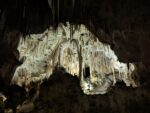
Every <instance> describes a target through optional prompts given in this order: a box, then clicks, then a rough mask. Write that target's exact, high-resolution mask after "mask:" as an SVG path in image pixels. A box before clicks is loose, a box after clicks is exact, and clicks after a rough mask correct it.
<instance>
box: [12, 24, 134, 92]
mask: <svg viewBox="0 0 150 113" xmlns="http://www.w3.org/2000/svg"><path fill="white" fill-rule="evenodd" d="M18 51H19V53H20V56H19V60H22V61H23V64H22V65H21V66H19V67H18V68H17V69H16V71H15V73H14V77H13V79H12V84H18V85H20V86H22V85H25V86H29V85H30V83H31V82H36V81H42V80H43V79H45V78H49V77H50V75H51V74H52V73H53V70H54V68H55V67H58V66H60V67H64V68H65V70H66V72H67V73H70V74H71V75H74V76H78V77H79V79H80V81H81V82H80V83H81V84H80V85H81V88H82V89H83V91H84V93H85V94H105V93H106V92H107V91H108V90H109V88H110V86H112V85H115V83H116V82H117V81H124V82H125V83H126V85H127V86H133V87H135V86H136V84H135V82H134V80H133V79H132V72H133V71H134V70H135V67H134V65H133V64H132V63H129V64H128V65H127V64H125V63H121V62H119V61H118V59H117V56H116V55H115V53H114V52H113V50H112V49H111V48H110V45H107V44H103V43H101V42H100V41H99V40H98V38H97V37H96V36H94V35H93V34H92V33H91V32H90V31H89V30H88V29H87V28H86V27H85V26H84V25H80V26H73V25H71V24H69V23H67V25H66V26H64V25H63V24H59V26H58V28H57V29H56V30H54V29H52V28H49V29H48V30H46V31H45V32H44V33H42V34H31V35H28V36H27V37H26V38H20V43H19V45H18Z"/></svg>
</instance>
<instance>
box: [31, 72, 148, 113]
mask: <svg viewBox="0 0 150 113" xmlns="http://www.w3.org/2000/svg"><path fill="white" fill-rule="evenodd" d="M79 84H80V83H79V79H78V78H77V77H73V76H71V75H69V74H63V73H62V72H60V71H57V72H55V73H54V74H53V75H52V76H51V77H50V78H49V80H46V81H45V82H44V83H43V84H42V85H41V88H40V98H39V99H38V100H37V101H36V103H35V104H36V107H35V110H34V111H32V112H31V113H149V111H150V107H149V106H148V105H150V95H149V93H150V85H147V86H146V87H142V88H141V87H140V88H135V89H133V88H130V87H126V86H125V84H123V83H117V85H116V86H115V87H112V89H113V90H111V91H110V92H109V93H108V94H105V95H93V96H87V95H85V94H83V92H82V90H81V88H80V85H79Z"/></svg>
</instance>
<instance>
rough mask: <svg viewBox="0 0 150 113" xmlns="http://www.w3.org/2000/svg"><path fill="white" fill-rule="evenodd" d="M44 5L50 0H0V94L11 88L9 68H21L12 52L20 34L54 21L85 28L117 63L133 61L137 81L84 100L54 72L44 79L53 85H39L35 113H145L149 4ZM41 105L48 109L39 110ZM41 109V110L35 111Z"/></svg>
mask: <svg viewBox="0 0 150 113" xmlns="http://www.w3.org/2000/svg"><path fill="white" fill-rule="evenodd" d="M49 3H50V0H49V1H48V0H1V1H0V78H1V81H3V83H2V85H1V87H0V90H1V91H4V89H5V88H2V86H6V87H11V86H9V83H10V80H11V78H12V76H13V73H14V71H15V68H16V67H17V66H18V65H21V64H22V61H19V60H18V57H19V53H18V51H17V45H18V42H19V37H20V35H23V36H26V35H27V34H32V33H42V32H43V31H44V30H46V29H47V28H48V27H49V26H53V27H54V28H57V25H58V23H60V22H61V23H64V24H65V22H67V21H69V22H70V23H71V24H73V25H80V24H84V25H86V26H87V28H88V29H89V30H90V31H91V32H92V33H93V34H95V35H96V36H97V37H98V39H99V40H100V41H102V42H104V43H108V44H110V45H111V47H112V49H113V50H114V51H115V53H116V54H117V56H118V58H119V60H120V61H122V62H126V63H128V62H133V63H134V64H135V65H136V66H137V71H136V73H135V76H134V77H135V78H134V79H135V80H137V81H139V82H140V87H139V88H136V89H133V88H126V87H125V86H122V85H117V86H116V87H114V88H113V90H112V91H111V92H110V93H109V94H107V95H98V96H86V95H84V94H82V91H81V90H80V88H79V82H78V80H76V78H73V77H69V76H67V75H66V76H62V75H61V73H57V74H56V75H57V76H60V77H58V79H59V80H55V79H56V78H57V77H56V78H54V77H52V78H50V80H49V81H51V82H52V81H54V82H52V83H51V82H50V83H43V84H46V85H45V86H44V85H42V86H41V87H42V88H41V90H42V91H41V94H40V95H41V96H40V99H41V100H39V102H37V105H38V103H39V105H38V111H39V113H49V112H52V111H48V110H53V112H55V113H59V112H69V113H71V112H75V113H77V112H79V113H80V112H81V113H83V112H85V113H86V112H94V113H96V112H101V113H104V112H108V113H111V112H112V113H116V112H120V113H135V112H136V113H149V112H150V109H149V106H148V105H149V102H150V101H149V100H150V97H149V93H150V87H149V84H150V58H149V57H150V52H149V50H150V19H149V18H150V7H149V6H150V1H148V0H138V1H137V0H132V1H131V0H124V1H123V0H122V1H121V0H115V1H114V0H52V1H51V4H49ZM66 77H68V78H66ZM61 78H62V80H61ZM51 79H53V80H51ZM74 79H75V80H74ZM62 84H63V85H62ZM66 87H69V88H70V89H69V88H66ZM48 97H49V98H48ZM52 98H54V102H53V101H52ZM73 99H75V100H74V101H75V102H73ZM73 103H74V104H73ZM46 104H48V106H44V105H46ZM50 104H52V105H51V106H52V107H50ZM72 104H73V107H72V106H71V105H72ZM40 106H42V107H41V109H40ZM59 108H60V109H61V110H59ZM71 108H72V109H73V110H72V111H70V110H71ZM39 109H40V110H39ZM43 109H44V110H45V111H41V110H43ZM92 110H94V111H92ZM35 112H37V111H35Z"/></svg>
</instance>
